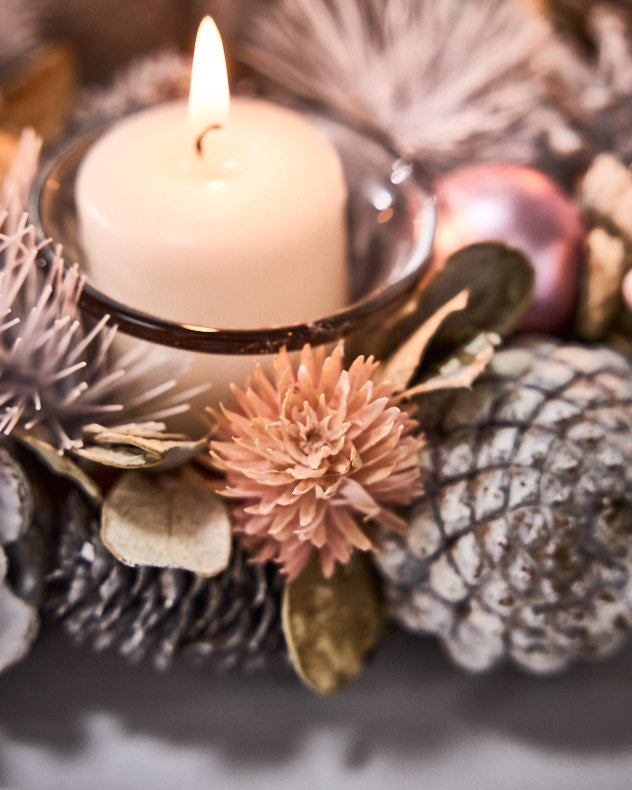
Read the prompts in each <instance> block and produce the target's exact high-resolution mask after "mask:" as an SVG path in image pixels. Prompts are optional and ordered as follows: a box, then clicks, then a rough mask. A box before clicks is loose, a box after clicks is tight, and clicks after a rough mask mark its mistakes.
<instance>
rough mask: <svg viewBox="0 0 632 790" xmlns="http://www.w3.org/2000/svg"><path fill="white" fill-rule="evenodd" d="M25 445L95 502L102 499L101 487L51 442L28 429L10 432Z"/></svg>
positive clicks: (52, 469)
mask: <svg viewBox="0 0 632 790" xmlns="http://www.w3.org/2000/svg"><path fill="white" fill-rule="evenodd" d="M12 435H13V436H14V437H15V438H16V439H18V440H19V441H20V442H22V444H24V445H26V446H27V447H28V448H29V449H30V450H31V451H32V452H33V453H34V454H35V455H36V456H37V457H38V458H39V460H40V461H41V462H42V463H43V464H44V466H46V467H48V469H50V470H51V472H54V473H55V474H57V475H61V477H65V478H66V479H67V480H70V481H71V482H72V483H74V484H75V485H76V486H78V487H79V488H80V489H81V491H83V493H84V494H85V495H86V496H87V497H88V499H90V500H91V501H92V502H94V503H95V504H100V503H101V501H102V499H103V494H102V493H101V489H100V488H99V486H98V485H97V484H96V483H95V482H94V480H93V479H92V478H91V477H90V475H88V474H87V473H86V472H84V470H83V469H82V468H81V467H80V466H79V465H78V464H77V463H75V461H73V460H72V458H70V457H69V456H68V455H60V454H59V453H58V452H57V450H56V449H55V448H54V447H53V445H52V444H49V443H48V442H46V441H44V440H43V439H40V438H38V437H36V436H34V435H33V434H32V433H31V432H28V431H19V430H17V431H14V432H13V434H12Z"/></svg>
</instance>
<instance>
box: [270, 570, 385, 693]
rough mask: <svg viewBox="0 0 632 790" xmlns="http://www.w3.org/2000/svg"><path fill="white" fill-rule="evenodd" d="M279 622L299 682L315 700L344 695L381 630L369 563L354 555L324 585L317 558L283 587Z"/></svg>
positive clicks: (373, 581) (325, 580) (381, 614)
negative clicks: (312, 694) (308, 689)
mask: <svg viewBox="0 0 632 790" xmlns="http://www.w3.org/2000/svg"><path fill="white" fill-rule="evenodd" d="M281 620H282V624H283V632H284V634H285V640H286V643H287V646H288V651H289V654H290V658H291V660H292V663H293V665H294V668H295V670H296V672H297V674H298V676H299V677H300V678H301V680H302V681H303V682H304V683H305V684H306V685H307V686H309V688H311V689H313V690H314V691H317V692H318V693H319V694H331V693H334V692H336V691H340V690H342V689H343V688H344V687H345V686H346V685H347V684H348V683H349V682H350V681H351V680H352V679H353V678H354V677H355V676H356V675H358V674H359V673H360V671H361V670H362V667H363V666H364V662H365V660H366V657H367V654H368V653H369V651H370V650H371V649H372V648H373V647H374V645H375V644H376V642H377V640H378V638H379V636H380V633H381V630H382V623H383V612H382V607H381V605H380V601H379V596H378V592H377V588H376V583H375V579H374V576H373V574H372V572H371V567H370V564H369V561H368V559H367V557H366V556H365V555H364V554H356V556H355V557H353V558H352V560H351V562H349V563H348V564H347V565H345V566H342V567H341V566H337V567H336V570H335V571H334V574H333V576H332V577H331V578H330V579H325V578H324V577H323V574H322V571H321V569H320V561H319V559H318V556H317V555H316V554H315V555H314V557H313V558H312V560H311V561H310V563H309V564H308V565H307V567H306V568H305V570H304V571H303V572H302V573H301V575H300V576H299V577H298V578H296V579H294V580H293V581H291V582H288V584H286V586H285V590H284V593H283V602H282V607H281Z"/></svg>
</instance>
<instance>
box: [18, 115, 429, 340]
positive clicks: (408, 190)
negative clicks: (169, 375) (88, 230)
mask: <svg viewBox="0 0 632 790" xmlns="http://www.w3.org/2000/svg"><path fill="white" fill-rule="evenodd" d="M312 120H313V121H314V122H315V123H316V124H317V125H318V126H319V127H320V128H321V129H322V130H323V132H324V133H325V134H326V135H327V136H328V137H329V139H330V140H331V141H332V142H333V144H334V145H335V146H336V148H337V150H338V152H339V154H340V157H341V160H342V164H343V170H344V174H345V179H346V181H347V187H348V204H347V219H348V231H349V232H348V245H349V254H348V267H349V273H348V274H349V284H350V294H349V304H348V306H346V307H344V308H343V309H341V310H338V311H336V312H334V313H332V314H331V315H327V316H323V317H322V318H318V319H316V320H310V321H305V322H304V323H294V324H288V325H284V326H269V327H244V328H243V329H242V328H240V329H232V328H231V329H225V328H222V327H209V326H196V325H190V324H184V323H178V322H175V321H170V320H166V319H164V318H161V317H160V316H156V315H151V314H149V313H146V312H144V311H142V310H139V309H137V308H136V307H135V306H134V305H127V304H122V303H121V302H118V301H116V300H114V299H112V298H110V297H109V296H108V295H107V294H105V293H103V292H102V291H99V290H97V289H96V288H94V287H92V286H91V285H90V271H89V266H88V265H87V262H86V256H85V255H84V254H83V252H82V249H81V244H80V240H79V234H78V226H77V213H76V207H75V198H74V195H75V180H76V175H77V170H78V167H79V164H80V163H81V160H82V158H83V157H84V155H85V154H86V152H87V151H88V149H89V148H90V146H91V145H92V144H93V143H94V142H95V141H96V139H97V138H98V137H99V136H100V135H101V134H103V133H104V132H105V131H106V129H107V128H108V126H107V125H103V126H101V127H99V128H95V129H92V130H90V131H87V132H85V133H82V134H79V135H77V136H75V137H73V138H72V139H71V140H70V141H68V142H66V144H64V145H63V146H62V147H61V148H60V150H59V151H58V152H56V153H55V154H54V155H53V156H52V157H51V158H50V159H49V160H48V161H47V162H46V163H45V164H44V166H43V167H42V168H41V170H40V174H39V177H38V179H37V181H36V183H35V185H34V188H33V190H32V193H31V198H30V206H29V211H30V214H31V217H32V219H33V221H34V222H35V224H36V226H37V227H38V232H39V233H40V235H41V236H42V238H49V237H50V238H52V239H53V240H54V242H56V243H61V244H62V245H63V247H64V257H65V259H66V260H67V261H78V262H79V265H80V267H81V269H82V271H83V273H84V274H85V275H86V278H87V283H86V285H85V287H84V289H83V293H82V295H81V299H80V306H81V308H82V309H83V310H84V311H85V312H86V313H87V314H89V315H91V316H92V317H94V318H97V319H98V318H101V317H102V316H103V315H105V314H108V315H110V316H111V320H112V322H113V323H115V324H117V325H118V327H119V330H120V331H121V332H123V333H125V334H127V335H131V336H133V337H135V338H138V339H141V340H145V341H149V342H152V343H158V344H161V345H164V346H168V347H171V348H177V349H185V350H188V351H195V352H201V353H204V354H230V355H254V354H271V353H274V352H276V351H278V350H279V349H280V348H282V347H284V346H285V347H286V348H287V349H288V350H293V349H298V348H301V347H302V346H303V345H304V344H305V343H311V344H312V345H313V346H316V345H322V344H325V343H329V342H331V341H334V340H337V339H339V338H343V337H346V336H349V335H352V334H353V335H356V334H357V333H359V332H361V331H362V329H363V328H367V327H369V326H372V327H375V326H376V325H377V324H379V322H380V321H381V320H383V319H384V318H385V317H387V316H388V315H391V314H393V313H395V312H396V311H397V310H398V308H400V307H401V306H402V305H403V304H404V303H405V302H406V300H407V299H408V298H409V296H410V294H411V292H412V291H413V289H414V288H415V285H416V284H417V282H418V280H419V278H420V276H421V275H422V273H423V272H424V270H425V268H426V265H427V264H428V262H429V260H430V256H431V251H432V241H433V236H434V228H435V206H434V200H433V198H432V197H431V195H430V194H429V193H428V192H427V191H426V190H425V189H424V188H423V187H422V185H421V184H420V183H419V182H418V180H417V179H416V178H415V172H414V167H413V165H412V164H410V163H408V162H406V161H404V160H402V159H399V158H397V156H396V155H395V154H393V153H392V152H391V151H389V150H388V149H387V148H386V147H384V146H383V145H381V144H380V143H378V142H377V141H375V140H373V139H372V138H369V137H367V136H364V135H362V134H360V133H358V132H356V131H354V130H351V129H349V128H347V127H345V126H343V125H341V124H337V123H334V122H332V121H328V120H324V119H322V118H315V117H313V118H312ZM42 255H43V256H44V258H45V259H46V258H47V256H48V257H49V259H50V257H52V255H53V250H52V249H51V248H50V245H49V246H47V247H45V248H44V249H43V251H42Z"/></svg>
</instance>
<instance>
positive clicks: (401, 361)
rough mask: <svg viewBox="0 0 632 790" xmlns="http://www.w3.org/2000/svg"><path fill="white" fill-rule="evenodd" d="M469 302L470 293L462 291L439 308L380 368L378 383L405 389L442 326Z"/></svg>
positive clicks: (395, 389)
mask: <svg viewBox="0 0 632 790" xmlns="http://www.w3.org/2000/svg"><path fill="white" fill-rule="evenodd" d="M467 302H468V291H461V293H459V294H457V295H456V296H455V297H453V298H452V299H450V301H449V302H447V303H446V304H444V305H443V306H442V307H440V308H438V309H437V310H436V311H435V312H434V313H433V314H432V315H431V316H430V318H428V319H427V320H426V321H424V323H423V324H422V325H421V326H420V327H419V328H418V329H417V330H416V331H415V332H414V333H413V334H412V335H411V336H410V337H409V338H408V339H407V340H405V341H404V342H403V343H402V345H401V346H399V348H397V349H396V350H395V351H394V352H393V353H392V354H391V355H390V356H389V357H388V359H387V360H386V361H385V362H384V364H383V365H382V366H381V367H379V368H378V370H377V374H376V377H375V378H376V381H389V382H390V383H391V384H392V385H393V389H394V391H395V392H399V391H401V390H403V389H405V388H406V386H407V385H408V384H409V383H410V381H411V380H412V378H413V376H414V375H415V371H416V370H417V368H418V367H419V364H420V362H421V359H422V357H423V355H424V352H425V351H426V349H427V348H428V344H429V343H430V341H431V340H432V338H433V337H434V336H435V335H436V334H437V332H438V330H439V328H440V327H441V324H442V323H443V322H444V321H445V320H446V318H447V317H448V316H449V315H451V314H452V313H454V312H455V311H457V310H464V309H465V307H466V306H467Z"/></svg>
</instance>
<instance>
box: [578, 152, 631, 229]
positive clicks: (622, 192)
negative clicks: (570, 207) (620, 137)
mask: <svg viewBox="0 0 632 790" xmlns="http://www.w3.org/2000/svg"><path fill="white" fill-rule="evenodd" d="M579 199H580V203H581V206H582V208H583V209H584V211H587V212H588V213H591V214H593V215H597V216H598V217H603V218H606V219H607V220H609V222H611V223H612V224H613V225H614V226H615V227H616V228H617V229H618V230H619V231H621V233H623V234H624V235H625V236H626V237H627V239H628V240H629V241H632V173H630V170H629V169H628V168H627V167H626V166H625V164H624V163H623V162H622V161H621V160H620V159H619V158H618V157H617V156H616V155H615V154H609V153H602V154H599V155H598V156H596V157H595V159H594V161H593V163H592V165H591V166H590V169H589V170H588V172H587V173H586V175H585V176H584V177H583V179H582V181H581V183H580V185H579Z"/></svg>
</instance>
